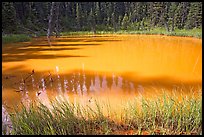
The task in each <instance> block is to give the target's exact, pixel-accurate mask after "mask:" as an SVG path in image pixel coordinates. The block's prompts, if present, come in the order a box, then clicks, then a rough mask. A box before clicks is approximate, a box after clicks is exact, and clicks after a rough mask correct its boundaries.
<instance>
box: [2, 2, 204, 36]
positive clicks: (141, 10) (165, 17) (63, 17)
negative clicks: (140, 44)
mask: <svg viewBox="0 0 204 137" xmlns="http://www.w3.org/2000/svg"><path fill="white" fill-rule="evenodd" d="M55 3H56V4H55V7H54V8H53V11H52V12H53V17H52V24H53V27H54V26H55V25H54V24H55V20H56V18H58V24H57V25H58V28H59V31H61V32H62V31H63V32H67V31H96V30H103V31H106V30H108V31H118V30H137V31H138V30H151V29H153V28H157V27H162V28H165V29H166V30H167V31H174V30H175V29H193V28H202V2H55ZM57 5H58V8H56V7H57ZM51 7H52V2H3V3H2V33H3V34H10V33H12V34H15V33H25V32H34V33H36V32H38V33H41V32H42V33H46V31H47V29H48V21H49V17H50V16H49V15H50V14H51Z"/></svg>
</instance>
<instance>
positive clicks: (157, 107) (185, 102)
mask: <svg viewBox="0 0 204 137" xmlns="http://www.w3.org/2000/svg"><path fill="white" fill-rule="evenodd" d="M138 100H140V101H138ZM93 103H94V105H95V107H94V108H95V109H94V108H93V106H92V107H91V106H90V105H87V106H82V105H80V104H73V103H69V102H68V100H66V99H64V98H61V100H59V99H58V100H54V101H53V102H52V104H51V107H47V106H45V105H43V104H41V103H38V105H37V104H36V103H33V104H32V105H31V106H30V108H29V109H26V107H25V106H23V107H22V109H21V111H15V112H14V113H11V114H10V116H11V121H12V123H13V131H12V133H11V134H14V135H16V134H17V135H28V134H29V135H31V134H51V135H66V134H69V135H71V134H78V135H87V134H89V135H90V134H136V135H147V134H151V135H166V134H168V135H175V134H191V135H193V134H194V135H196V134H197V135H200V134H202V106H201V105H202V101H201V96H200V97H198V98H196V97H194V96H193V97H181V98H180V99H179V97H178V96H169V95H167V94H164V95H163V96H162V97H159V98H157V99H154V100H150V99H145V98H143V97H136V98H135V101H133V102H128V103H126V104H121V105H124V107H123V108H124V110H123V111H122V113H116V112H113V111H112V109H111V108H110V107H108V106H109V104H108V103H106V104H100V103H99V101H98V100H95V102H93ZM104 106H105V107H104ZM104 109H107V112H108V113H107V114H105V113H103V112H104ZM114 119H115V120H114ZM116 119H118V120H116Z"/></svg>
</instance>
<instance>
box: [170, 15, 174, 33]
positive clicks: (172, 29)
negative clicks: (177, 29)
mask: <svg viewBox="0 0 204 137" xmlns="http://www.w3.org/2000/svg"><path fill="white" fill-rule="evenodd" d="M171 31H174V15H173V18H172V28H171Z"/></svg>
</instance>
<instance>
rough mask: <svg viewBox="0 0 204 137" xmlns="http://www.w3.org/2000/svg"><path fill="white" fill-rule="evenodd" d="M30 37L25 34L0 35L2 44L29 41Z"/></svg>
mask: <svg viewBox="0 0 204 137" xmlns="http://www.w3.org/2000/svg"><path fill="white" fill-rule="evenodd" d="M30 40H31V37H29V36H27V35H25V34H11V35H3V36H2V44H8V43H14V42H26V41H30Z"/></svg>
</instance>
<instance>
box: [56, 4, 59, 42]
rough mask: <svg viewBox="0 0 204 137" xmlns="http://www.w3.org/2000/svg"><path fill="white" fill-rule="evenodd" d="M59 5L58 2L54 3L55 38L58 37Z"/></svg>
mask: <svg viewBox="0 0 204 137" xmlns="http://www.w3.org/2000/svg"><path fill="white" fill-rule="evenodd" d="M59 5H60V3H59V2H57V3H56V20H55V32H56V38H57V37H60V35H59Z"/></svg>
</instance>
